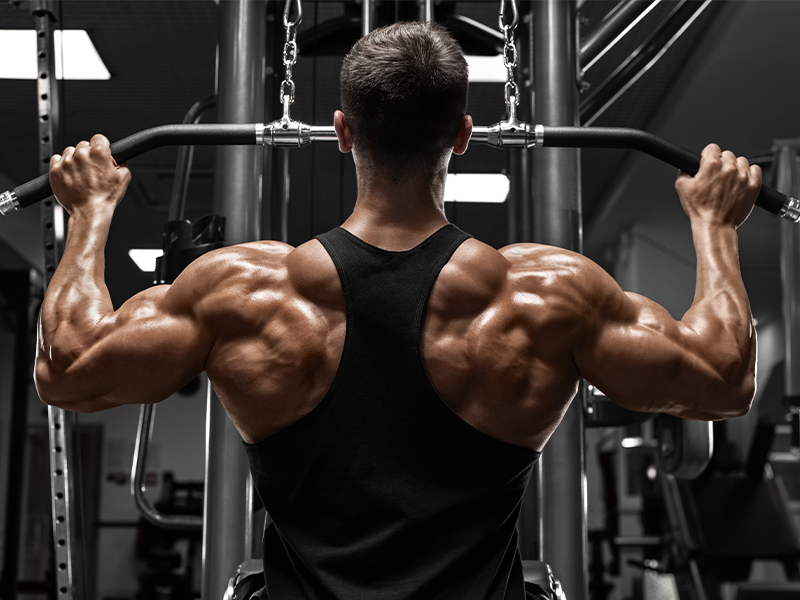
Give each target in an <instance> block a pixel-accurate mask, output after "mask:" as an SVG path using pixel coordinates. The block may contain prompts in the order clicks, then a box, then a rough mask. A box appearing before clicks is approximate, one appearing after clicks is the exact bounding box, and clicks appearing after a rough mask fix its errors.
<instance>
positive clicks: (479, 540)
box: [245, 225, 539, 600]
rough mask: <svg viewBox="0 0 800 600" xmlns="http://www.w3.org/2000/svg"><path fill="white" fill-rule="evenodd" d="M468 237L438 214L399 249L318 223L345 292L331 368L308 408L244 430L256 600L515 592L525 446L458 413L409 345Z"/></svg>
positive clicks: (428, 599)
mask: <svg viewBox="0 0 800 600" xmlns="http://www.w3.org/2000/svg"><path fill="white" fill-rule="evenodd" d="M469 237H470V236H469V235H467V234H465V233H464V232H462V231H460V230H459V229H458V228H456V227H455V226H453V225H447V226H445V227H443V228H442V229H440V230H439V231H437V232H436V233H434V234H433V235H432V236H431V237H429V238H428V239H426V240H425V241H424V242H422V243H421V244H420V245H419V246H417V247H415V248H413V249H411V250H408V251H405V252H389V251H386V250H382V249H379V248H376V247H374V246H371V245H369V244H367V243H365V242H363V241H362V240H360V239H359V238H357V237H355V236H353V235H352V234H350V233H348V232H347V231H345V230H344V229H342V228H337V229H334V230H332V231H330V232H328V233H326V234H324V235H321V236H318V237H317V239H318V240H319V241H320V242H321V243H322V245H323V246H324V247H325V249H326V250H327V251H328V253H329V254H330V256H331V258H332V259H333V262H334V263H335V265H336V269H337V271H338V273H339V278H340V279H341V283H342V288H343V290H344V296H345V301H346V306H347V330H346V331H347V332H346V335H345V343H344V350H343V352H342V358H341V362H340V364H339V369H338V371H337V374H336V377H335V379H334V382H333V385H332V386H331V388H330V390H329V391H328V393H327V394H326V396H325V398H324V399H323V400H322V401H321V402H320V403H319V404H318V405H317V406H316V407H315V408H314V409H313V410H312V411H311V412H310V413H308V414H307V415H306V416H304V417H303V418H302V419H300V420H299V421H297V422H296V423H294V424H292V425H291V426H289V427H287V428H286V429H284V430H282V431H280V432H278V433H276V434H274V435H272V436H270V437H269V438H267V439H265V440H263V441H262V442H260V443H257V444H245V447H246V450H247V455H248V458H249V460H250V470H251V473H252V475H253V479H254V481H255V485H256V488H257V490H258V493H259V495H260V497H261V499H262V501H263V502H264V505H265V506H266V508H267V513H268V517H267V522H266V524H265V528H264V540H263V544H264V572H265V577H266V581H267V591H268V593H269V598H270V600H289V599H291V600H294V599H298V600H299V599H304V600H312V599H313V600H317V599H319V600H322V599H326V600H327V599H333V598H335V599H339V600H359V599H364V600H367V599H369V600H376V599H380V600H384V599H385V600H390V599H397V600H400V599H403V600H410V599H419V600H433V599H453V600H469V599H473V598H474V599H476V600H477V599H480V600H484V599H492V600H499V599H507V598H510V599H514V600H522V599H523V598H524V597H525V593H524V590H523V578H522V563H521V560H520V554H519V551H518V549H517V532H516V522H517V516H518V514H519V510H520V505H521V501H522V495H523V492H524V490H525V485H526V484H527V481H528V477H529V476H530V472H531V467H532V466H533V464H534V462H535V461H536V459H537V458H538V456H539V453H538V452H535V451H533V450H530V449H527V448H522V447H519V446H515V445H512V444H509V443H506V442H503V441H500V440H497V439H495V438H492V437H489V436H488V435H486V434H484V433H482V432H480V431H478V430H477V429H475V428H473V427H472V426H471V425H469V424H467V423H466V422H465V421H464V420H462V419H461V418H460V417H458V415H456V414H455V413H454V412H453V411H452V410H451V409H450V407H449V406H448V405H447V404H445V403H444V401H443V400H442V399H441V398H440V397H439V395H438V394H437V392H436V391H435V390H434V388H433V386H432V385H431V383H430V381H429V379H428V377H427V375H426V374H425V370H424V368H423V363H422V358H421V353H420V348H419V343H420V322H421V320H422V316H423V311H424V309H425V306H426V303H427V299H428V295H429V294H430V291H431V288H432V286H433V283H434V281H435V280H436V277H437V276H438V274H439V272H440V271H441V269H442V267H443V266H444V265H445V263H446V262H447V261H448V260H449V258H450V257H451V256H452V254H453V252H455V250H456V248H457V247H458V246H459V244H461V243H462V242H463V241H464V240H466V239H467V238H469Z"/></svg>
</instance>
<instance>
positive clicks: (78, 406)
mask: <svg viewBox="0 0 800 600" xmlns="http://www.w3.org/2000/svg"><path fill="white" fill-rule="evenodd" d="M33 383H34V385H35V386H36V392H37V393H38V395H39V399H40V400H41V401H42V402H44V403H45V404H47V405H48V406H54V407H56V408H63V409H64V410H69V411H72V412H82V413H86V412H95V411H97V410H100V408H97V407H95V404H94V403H92V402H87V399H86V395H85V394H81V393H80V392H79V391H76V390H75V389H73V388H74V386H73V385H71V384H70V383H69V381H68V379H67V377H66V376H65V374H64V373H63V372H59V371H58V370H57V369H56V368H55V367H54V366H53V365H52V363H50V361H48V360H46V359H42V358H39V357H37V359H36V364H35V366H34V369H33Z"/></svg>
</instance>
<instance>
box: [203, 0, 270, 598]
mask: <svg viewBox="0 0 800 600" xmlns="http://www.w3.org/2000/svg"><path fill="white" fill-rule="evenodd" d="M219 9H220V36H219V62H218V72H217V81H218V90H217V102H218V107H219V108H218V113H219V122H220V123H253V122H254V121H261V120H262V119H263V111H264V96H263V94H264V87H265V86H264V52H265V49H266V45H267V38H266V2H265V1H264V0H259V1H256V2H253V1H249V0H235V1H233V0H232V1H229V2H222V3H220V7H219ZM251 131H252V129H251ZM253 133H254V132H253ZM262 166H263V156H262V149H261V148H258V147H256V146H222V147H220V148H219V149H218V152H217V169H216V173H217V177H216V180H215V182H214V212H215V213H216V214H219V215H222V216H223V217H225V241H226V243H228V244H241V243H243V242H251V241H255V240H258V239H259V236H260V226H261V213H260V209H261V192H262V187H261V181H260V179H261V169H262ZM207 411H208V413H207V418H206V487H205V507H204V511H203V512H204V516H203V519H204V523H203V524H204V527H203V585H202V597H203V598H207V599H214V598H221V597H222V596H223V594H224V593H225V590H226V588H227V585H228V580H229V578H230V577H231V575H233V574H234V573H236V569H237V567H238V566H239V564H240V563H242V562H243V561H244V560H246V559H249V558H250V557H251V556H252V535H251V533H250V531H251V530H252V516H253V511H252V495H250V494H248V489H251V488H249V483H248V479H249V478H250V471H249V468H248V463H247V458H246V456H245V453H244V451H243V449H242V442H241V437H240V436H239V433H238V432H237V430H236V428H235V427H234V425H233V423H232V422H231V420H230V418H229V417H228V414H227V413H226V412H225V409H224V408H223V406H222V403H221V402H220V400H219V398H218V397H217V395H216V393H215V391H214V389H213V387H212V386H211V385H209V386H208V403H207Z"/></svg>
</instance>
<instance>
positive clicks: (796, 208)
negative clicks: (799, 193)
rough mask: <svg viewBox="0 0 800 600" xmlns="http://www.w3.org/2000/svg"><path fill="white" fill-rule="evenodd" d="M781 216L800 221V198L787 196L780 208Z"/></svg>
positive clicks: (796, 221)
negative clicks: (787, 198)
mask: <svg viewBox="0 0 800 600" xmlns="http://www.w3.org/2000/svg"><path fill="white" fill-rule="evenodd" d="M781 216H782V217H783V218H784V219H789V220H790V221H794V222H795V223H798V222H800V200H798V199H797V198H789V200H788V201H787V202H786V204H784V205H783V208H781Z"/></svg>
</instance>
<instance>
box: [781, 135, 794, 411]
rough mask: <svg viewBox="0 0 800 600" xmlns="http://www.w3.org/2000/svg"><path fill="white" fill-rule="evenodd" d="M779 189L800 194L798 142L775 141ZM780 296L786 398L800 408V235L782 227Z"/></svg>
mask: <svg viewBox="0 0 800 600" xmlns="http://www.w3.org/2000/svg"><path fill="white" fill-rule="evenodd" d="M775 145H776V147H777V148H778V150H777V159H778V160H777V163H776V178H775V179H776V184H777V185H776V186H775V187H776V188H777V189H778V190H779V191H781V192H783V193H787V194H797V193H798V192H800V173H798V167H797V159H798V154H799V152H798V150H799V147H800V143H799V142H798V140H776V141H775ZM781 295H782V307H781V308H782V315H783V329H784V332H785V342H784V343H785V345H784V349H785V363H784V388H783V389H784V397H785V399H786V400H787V401H788V402H789V403H790V404H791V405H800V231H798V230H797V227H794V226H793V224H791V223H788V222H787V223H781Z"/></svg>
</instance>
